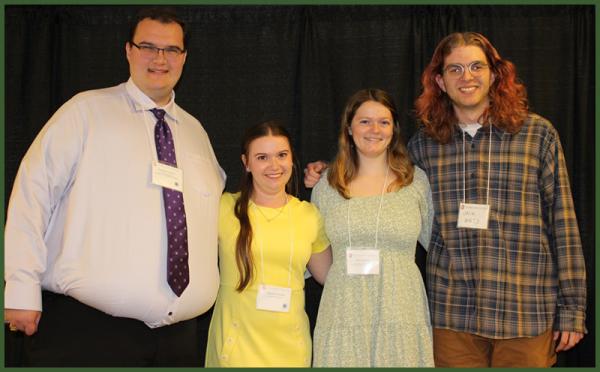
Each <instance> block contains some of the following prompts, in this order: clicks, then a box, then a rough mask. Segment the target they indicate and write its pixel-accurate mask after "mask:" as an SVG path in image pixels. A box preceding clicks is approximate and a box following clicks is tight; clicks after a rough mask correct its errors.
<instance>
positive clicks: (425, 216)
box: [415, 166, 434, 251]
mask: <svg viewBox="0 0 600 372" xmlns="http://www.w3.org/2000/svg"><path fill="white" fill-rule="evenodd" d="M415 181H416V182H418V188H419V190H420V192H419V194H420V197H419V210H420V212H421V232H420V233H419V239H418V240H419V243H421V245H422V246H423V248H425V250H427V251H428V250H429V242H430V241H431V228H432V225H433V215H434V210H433V200H432V198H431V187H430V186H429V180H428V179H427V175H426V174H425V172H424V171H423V170H422V169H421V168H419V167H416V166H415Z"/></svg>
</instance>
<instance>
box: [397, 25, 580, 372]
mask: <svg viewBox="0 0 600 372" xmlns="http://www.w3.org/2000/svg"><path fill="white" fill-rule="evenodd" d="M421 82H422V84H423V93H422V94H421V96H420V97H419V98H418V99H417V100H416V103H415V105H416V113H417V118H418V119H419V121H420V124H421V125H420V127H419V130H418V131H417V133H416V134H415V135H414V136H413V138H411V140H410V141H409V145H408V147H409V151H410V154H411V158H412V159H413V161H414V162H415V164H416V165H418V166H419V167H421V168H422V169H424V170H425V172H426V173H427V175H428V177H429V182H430V184H431V190H432V193H433V201H434V207H435V209H436V221H435V223H434V225H435V226H434V230H433V235H432V239H431V244H430V247H429V253H428V256H427V284H428V295H429V304H430V311H431V316H432V323H433V328H434V355H435V363H436V366H439V367H548V366H551V365H553V364H554V363H555V362H556V352H559V351H561V350H567V349H570V348H571V347H573V346H574V345H575V344H577V342H579V340H581V338H582V337H583V335H584V333H585V332H586V329H585V308H586V282H585V265H584V260H583V254H582V249H581V242H580V238H579V230H578V227H577V220H576V217H575V211H574V207H573V201H572V197H571V190H570V187H569V180H568V175H567V169H566V165H565V159H564V155H563V151H562V147H561V144H560V140H559V137H558V133H557V132H556V130H555V128H554V127H553V126H552V124H551V123H550V122H549V121H548V120H546V119H544V118H542V117H540V116H538V115H536V114H533V113H530V112H528V107H527V96H526V92H525V87H524V86H523V85H522V84H520V83H518V82H517V80H516V73H515V68H514V65H513V64H512V63H511V62H509V61H507V60H505V59H502V58H501V57H500V55H499V54H498V52H497V51H496V49H495V48H494V47H493V46H492V45H491V43H490V42H489V41H488V40H487V39H486V38H485V37H484V36H482V35H480V34H477V33H471V32H467V33H454V34H451V35H449V36H447V37H446V38H444V39H443V40H442V41H441V42H440V44H439V45H438V46H437V48H436V50H435V52H434V54H433V57H432V60H431V62H430V63H429V65H428V66H427V67H426V69H425V71H424V73H423V76H422V79H421Z"/></svg>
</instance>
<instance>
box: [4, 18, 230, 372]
mask: <svg viewBox="0 0 600 372" xmlns="http://www.w3.org/2000/svg"><path fill="white" fill-rule="evenodd" d="M185 35H186V32H185V25H184V23H183V22H181V21H180V20H179V19H178V18H177V16H176V15H175V14H174V13H172V12H171V11H170V10H168V9H161V8H152V9H146V10H144V11H142V12H141V13H140V14H139V15H138V17H137V19H136V20H135V23H134V26H133V27H132V32H131V36H130V39H129V40H128V42H127V43H126V44H125V52H126V56H127V60H128V61H129V67H130V74H131V77H130V79H129V81H127V82H126V83H123V84H121V85H118V86H115V87H111V88H106V89H99V90H93V91H87V92H83V93H80V94H78V95H76V96H75V97H73V98H72V99H70V100H69V101H68V102H66V103H65V104H64V105H63V106H62V107H61V108H60V109H59V110H58V111H57V112H56V113H55V114H54V115H53V116H52V118H51V119H50V120H49V121H48V123H46V125H45V126H44V128H43V129H42V130H41V132H40V133H39V134H38V136H37V137H36V139H35V140H34V142H33V144H32V145H31V147H30V148H29V150H28V151H27V154H26V155H25V157H24V159H23V161H22V163H21V165H20V168H19V172H18V174H17V178H16V180H15V183H14V187H13V190H12V194H11V198H10V201H9V207H8V213H7V222H6V231H5V281H6V287H5V298H4V300H5V302H4V306H5V310H4V316H5V322H6V323H8V324H9V326H10V330H11V331H14V332H24V333H25V335H26V336H25V341H24V364H25V365H27V366H200V363H201V355H203V354H204V350H201V347H200V345H199V337H198V334H197V329H196V327H197V322H196V319H195V318H196V317H197V316H199V315H200V314H202V313H204V312H206V311H207V310H208V309H209V308H210V307H211V306H212V304H213V302H214V300H215V296H216V293H217V289H218V282H219V274H218V268H217V213H218V205H219V198H220V195H221V192H222V190H223V187H224V173H223V171H222V169H221V168H220V166H219V164H218V163H217V160H216V158H215V155H214V152H213V149H212V147H211V145H210V142H209V139H208V136H207V134H206V132H205V131H204V129H203V128H202V126H201V124H200V123H199V122H198V121H197V120H196V119H194V118H193V117H192V116H191V115H189V114H188V113H187V112H185V111H184V110H183V109H182V108H180V107H179V106H178V105H177V104H176V103H175V102H174V98H175V93H174V91H173V87H174V86H175V84H176V83H177V81H178V80H179V78H180V76H181V72H182V69H183V65H184V63H185V60H186V57H187V52H186V49H185V47H186V45H185ZM155 108H159V109H162V110H164V111H165V112H166V113H165V116H164V119H165V121H166V123H167V125H168V127H169V128H170V131H171V133H172V138H173V141H174V144H175V155H176V162H177V165H176V167H171V169H174V170H173V172H172V174H170V175H169V176H168V177H173V178H175V179H176V181H177V182H179V183H182V184H183V187H182V196H183V199H184V203H185V212H184V213H185V216H186V220H187V238H188V252H189V260H188V264H189V285H187V287H186V288H185V290H184V291H183V293H181V294H180V295H178V294H176V293H174V291H173V290H172V289H171V287H170V286H169V284H168V283H167V269H166V267H167V264H166V262H167V240H168V237H167V226H166V219H165V208H164V206H163V186H164V182H165V181H164V180H163V181H162V183H161V181H160V179H161V174H158V173H160V172H158V171H159V170H160V169H159V167H158V168H157V163H158V159H157V152H156V147H155V139H154V127H155V125H156V123H157V119H156V117H155V116H154V115H153V113H152V112H151V111H150V110H153V109H155ZM162 177H165V175H162ZM184 228H185V227H184Z"/></svg>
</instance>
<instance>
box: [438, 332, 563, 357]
mask: <svg viewBox="0 0 600 372" xmlns="http://www.w3.org/2000/svg"><path fill="white" fill-rule="evenodd" d="M552 334H553V332H552V330H551V329H550V330H549V331H546V332H544V333H543V334H541V335H539V336H536V337H522V338H510V339H503V340H496V339H492V338H486V337H481V336H477V335H474V334H471V333H464V332H455V331H451V330H448V329H441V328H434V329H433V356H434V359H435V366H436V367H551V366H552V365H554V363H556V352H555V351H554V349H555V345H554V341H553V340H552Z"/></svg>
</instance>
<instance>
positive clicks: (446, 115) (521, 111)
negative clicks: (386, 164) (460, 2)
mask: <svg viewBox="0 0 600 372" xmlns="http://www.w3.org/2000/svg"><path fill="white" fill-rule="evenodd" d="M469 45H472V46H476V47H479V48H480V49H481V50H482V51H483V52H484V53H485V56H486V58H487V63H488V65H489V66H490V70H491V72H492V73H493V74H494V75H495V79H494V82H493V83H492V85H491V86H490V91H489V100H490V106H489V107H488V109H487V110H486V111H485V112H484V113H483V115H482V117H481V118H480V119H482V120H481V123H484V124H487V123H488V122H490V121H491V122H492V123H493V124H494V125H496V126H497V127H499V128H501V129H504V130H506V131H508V132H509V133H516V132H518V131H519V129H520V128H521V126H522V125H523V121H524V120H525V118H526V117H527V111H528V103H527V91H526V89H525V86H524V85H523V84H521V83H520V82H519V81H517V73H516V68H515V66H514V65H513V64H512V63H511V62H510V61H508V60H506V59H502V57H500V54H499V53H498V51H497V50H496V49H495V48H494V47H493V46H492V44H491V43H490V42H489V40H488V39H486V38H485V37H484V36H483V35H481V34H478V33H476V32H463V33H459V32H456V33H453V34H450V35H448V36H446V37H445V38H444V39H443V40H442V41H441V42H440V43H439V44H438V46H437V48H436V49H435V52H434V53H433V57H431V62H429V65H427V67H426V68H425V71H424V72H423V75H422V76H421V84H422V86H423V92H422V93H421V95H420V96H419V98H417V100H416V101H415V114H416V117H417V119H418V120H419V122H420V124H421V125H423V126H424V128H425V133H426V134H427V135H428V136H429V137H431V138H433V139H435V140H436V141H438V142H440V143H448V142H449V141H450V138H451V136H452V132H453V131H454V128H455V126H456V124H457V122H458V119H457V118H456V115H455V113H454V108H453V106H452V101H451V100H450V97H448V95H447V94H446V93H445V92H444V91H442V90H441V89H440V87H439V86H438V84H437V82H436V76H438V75H442V74H443V68H444V60H445V59H446V57H447V56H448V55H449V54H450V53H452V50H454V48H457V47H461V46H469Z"/></svg>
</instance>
